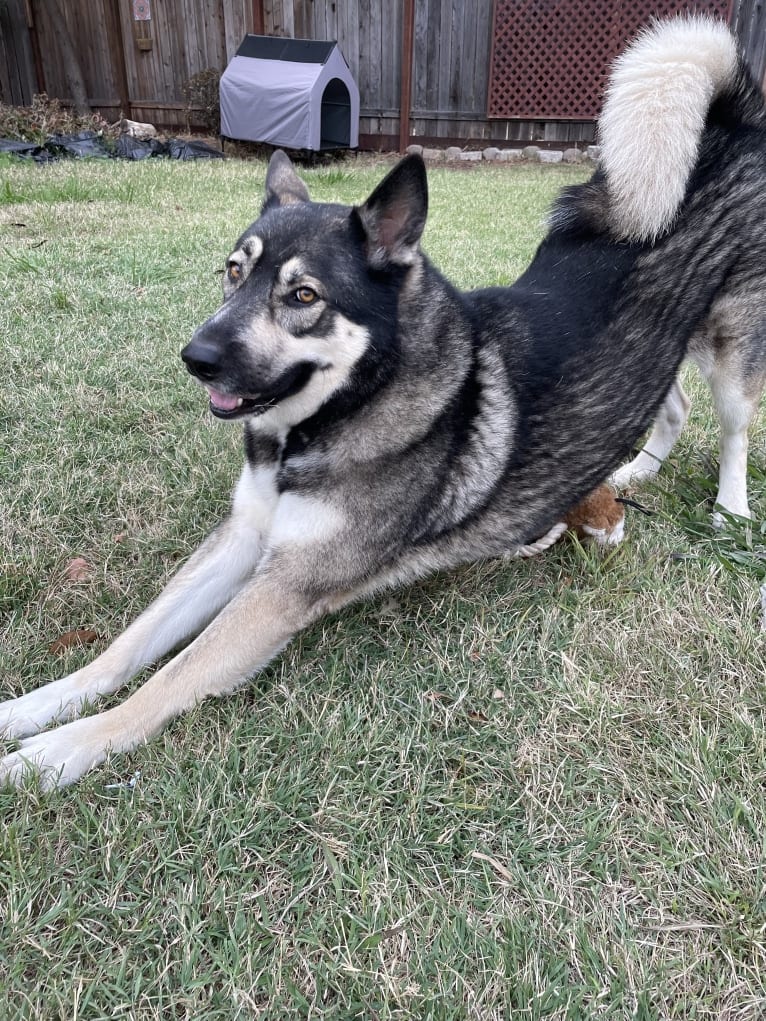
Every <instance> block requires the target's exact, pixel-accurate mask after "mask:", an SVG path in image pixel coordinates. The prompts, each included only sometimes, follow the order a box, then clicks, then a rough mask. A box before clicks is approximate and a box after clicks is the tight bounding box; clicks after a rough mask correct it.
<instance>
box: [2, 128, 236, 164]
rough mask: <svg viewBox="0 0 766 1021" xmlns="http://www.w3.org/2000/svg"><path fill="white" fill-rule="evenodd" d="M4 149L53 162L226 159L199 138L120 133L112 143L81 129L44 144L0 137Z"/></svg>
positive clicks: (50, 139) (41, 161)
mask: <svg viewBox="0 0 766 1021" xmlns="http://www.w3.org/2000/svg"><path fill="white" fill-rule="evenodd" d="M0 152H8V153H12V154H13V155H15V156H20V157H21V158H22V159H31V160H34V161H35V162H36V163H49V162H50V161H51V160H56V159H62V158H64V157H70V156H71V157H75V158H78V159H82V158H84V157H95V158H97V159H107V158H117V159H126V160H143V159H147V158H149V157H157V156H164V157H167V158H168V159H174V160H199V159H223V158H224V155H223V153H222V152H221V151H220V150H219V149H214V148H213V147H212V146H210V145H208V144H207V143H206V142H201V141H197V140H186V139H181V138H169V139H168V140H167V141H166V142H160V141H159V140H158V139H155V138H152V139H149V141H147V142H141V141H139V140H138V139H137V138H132V137H131V136H130V135H120V136H119V138H118V139H117V140H116V141H115V142H114V143H110V142H109V141H108V140H107V139H104V137H103V136H102V135H99V134H97V133H96V132H95V131H79V132H77V134H74V135H49V136H48V137H47V138H46V139H45V142H44V143H43V144H42V145H37V144H36V143H35V142H19V141H15V140H14V139H11V138H0Z"/></svg>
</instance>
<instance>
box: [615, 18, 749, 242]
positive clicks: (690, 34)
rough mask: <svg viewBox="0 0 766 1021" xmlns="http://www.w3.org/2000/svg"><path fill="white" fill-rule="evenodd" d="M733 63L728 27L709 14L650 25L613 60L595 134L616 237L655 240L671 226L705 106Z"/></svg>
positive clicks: (732, 71)
mask: <svg viewBox="0 0 766 1021" xmlns="http://www.w3.org/2000/svg"><path fill="white" fill-rule="evenodd" d="M737 68H738V58H737V46H736V43H735V41H734V39H733V37H732V35H731V33H730V31H729V29H728V28H727V26H726V25H725V24H724V23H723V22H722V21H715V20H713V19H712V18H706V17H686V18H683V17H679V18H674V19H673V20H671V21H662V22H655V23H654V24H653V25H652V26H651V27H650V28H648V29H646V30H645V31H644V32H642V34H641V35H639V37H638V38H637V39H636V41H635V42H634V43H633V44H632V45H631V46H629V47H628V49H627V50H626V51H625V52H624V53H623V54H622V56H620V57H619V58H618V59H617V61H616V62H615V64H614V66H613V68H612V74H611V77H610V81H609V86H608V89H607V94H606V101H605V103H604V109H603V112H602V114H601V118H600V121H599V136H600V142H601V161H600V162H601V166H602V167H603V169H604V171H605V172H606V180H607V187H608V190H609V196H610V211H611V220H612V224H613V226H614V229H615V232H616V233H617V234H618V235H619V236H620V237H622V238H625V239H626V240H632V241H653V240H654V239H655V238H657V237H658V236H659V235H660V234H662V233H663V232H664V231H666V230H667V229H668V228H669V227H670V226H671V224H672V222H673V219H674V217H675V215H676V212H677V210H678V207H679V205H680V204H681V201H682V200H683V197H684V193H685V191H686V185H687V182H688V180H689V175H690V174H691V172H692V170H693V168H694V165H695V163H696V160H697V152H698V148H699V142H700V138H701V135H702V131H703V128H704V124H705V117H706V115H707V112H708V109H709V107H710V104H711V102H712V101H713V99H714V98H715V97H716V95H718V93H720V92H721V91H722V90H723V89H724V88H725V87H726V86H727V85H728V84H730V83H732V82H733V81H734V79H735V77H736V74H737Z"/></svg>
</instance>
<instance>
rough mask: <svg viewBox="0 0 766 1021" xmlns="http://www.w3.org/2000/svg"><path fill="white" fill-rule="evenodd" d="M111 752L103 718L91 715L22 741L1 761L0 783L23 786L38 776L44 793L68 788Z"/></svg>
mask: <svg viewBox="0 0 766 1021" xmlns="http://www.w3.org/2000/svg"><path fill="white" fill-rule="evenodd" d="M108 751H109V740H108V734H107V732H106V729H105V727H104V725H103V723H102V722H101V718H100V717H99V716H89V717H88V718H87V719H84V720H76V721H75V722H74V723H67V724H65V725H64V726H62V727H58V728H57V729H56V730H50V731H46V732H45V733H44V734H37V735H36V736H35V737H29V738H27V739H26V740H25V741H22V742H21V745H20V746H19V748H18V749H17V750H16V751H15V752H11V754H10V755H6V756H5V758H4V759H0V784H6V785H15V786H20V785H21V784H22V783H23V782H24V780H25V779H31V778H32V777H35V776H36V777H39V782H40V786H41V787H42V788H43V790H52V789H53V788H54V787H65V786H66V785H67V784H70V783H74V781H75V780H79V779H80V777H81V776H82V775H83V774H84V773H87V772H88V770H89V769H92V768H93V766H97V765H98V764H99V763H100V762H103V761H104V759H105V758H106V756H107V753H108Z"/></svg>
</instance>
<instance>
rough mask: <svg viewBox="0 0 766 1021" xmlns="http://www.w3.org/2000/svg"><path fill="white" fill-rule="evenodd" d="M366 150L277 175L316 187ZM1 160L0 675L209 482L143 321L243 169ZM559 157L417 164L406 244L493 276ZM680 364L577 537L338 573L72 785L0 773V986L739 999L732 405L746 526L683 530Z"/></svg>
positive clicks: (232, 439)
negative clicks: (388, 578) (317, 613)
mask: <svg viewBox="0 0 766 1021" xmlns="http://www.w3.org/2000/svg"><path fill="white" fill-rule="evenodd" d="M386 166H387V164H386V163H385V161H383V160H380V161H374V160H371V159H368V160H365V161H359V165H356V164H355V163H345V164H343V169H342V170H339V171H336V170H333V169H330V170H328V169H327V168H324V169H320V170H306V171H305V173H304V177H305V179H306V180H307V182H308V183H309V188H310V189H311V190H312V193H313V194H314V196H315V197H317V198H320V199H332V200H334V201H344V202H353V201H358V200H360V199H362V198H363V197H364V196H365V195H366V194H367V193H368V192H369V191H370V190H371V189H372V187H373V186H374V184H375V182H376V181H377V180H378V179H379V178H380V177H381V176H382V173H383V172H384V170H385V168H386ZM0 174H1V175H2V182H0V284H1V286H2V293H3V301H2V303H1V304H0V335H2V338H3V355H4V385H3V390H2V395H0V476H1V482H2V485H1V486H0V492H1V493H2V497H0V499H1V500H2V505H1V506H0V559H1V560H2V565H3V569H2V576H1V577H0V662H2V679H1V680H0V692H2V694H3V695H6V696H10V695H14V694H18V693H20V692H22V691H25V690H28V689H29V688H31V687H33V686H36V685H37V684H39V683H42V682H44V681H46V680H51V679H53V678H55V677H57V676H60V675H62V674H63V673H65V672H68V671H70V670H72V669H74V668H75V667H76V666H77V665H79V664H81V663H83V662H85V661H86V659H87V658H88V657H89V656H90V655H92V654H93V652H92V650H91V651H86V650H73V651H71V652H69V653H67V654H65V655H64V656H63V657H54V656H52V655H51V654H50V653H49V652H48V646H49V643H50V642H51V641H52V640H53V639H54V638H56V637H57V636H59V635H60V634H61V633H62V632H64V631H67V630H69V629H72V628H76V627H88V628H92V629H93V630H95V631H97V632H98V634H99V635H100V636H101V637H100V639H99V642H98V644H97V649H101V648H103V647H104V646H105V644H106V642H107V641H108V640H109V639H110V638H112V637H114V636H115V635H116V634H118V633H119V631H120V630H121V629H122V628H123V627H124V625H125V624H126V622H127V621H128V620H130V619H131V618H132V617H134V616H135V615H136V613H137V612H138V611H139V610H140V609H141V608H142V607H143V606H144V605H145V604H146V603H147V602H148V601H149V599H151V598H152V596H153V595H154V594H155V593H156V592H157V590H158V588H159V586H160V585H161V583H162V580H163V579H164V578H166V577H167V576H168V575H169V574H170V572H172V570H173V569H174V568H175V566H176V565H177V564H178V563H179V561H180V560H182V559H183V558H184V557H185V556H186V555H187V554H188V553H189V552H190V551H191V550H192V549H193V548H194V546H195V545H196V544H197V543H198V542H199V540H200V539H201V538H202V536H203V535H204V534H205V533H206V532H207V531H208V530H209V529H210V528H211V526H212V525H213V524H214V523H215V522H216V520H217V519H218V518H219V517H220V516H221V514H222V513H224V512H225V509H226V507H227V504H228V498H229V492H230V489H231V486H232V484H233V482H234V480H235V479H236V476H237V473H238V470H239V466H240V463H241V461H240V459H241V453H240V444H241V440H240V436H239V434H238V430H237V429H236V428H232V427H226V426H225V425H221V424H219V423H215V422H213V421H211V420H210V419H209V417H208V415H207V412H206V410H205V407H204V401H202V400H201V398H200V393H199V390H198V388H196V387H195V386H194V385H193V383H192V382H191V380H190V379H189V378H188V377H187V375H186V373H185V372H184V371H183V369H182V366H181V364H180V361H179V359H178V352H179V350H180V348H181V347H182V346H183V344H184V343H185V342H186V340H187V338H188V337H189V336H190V334H191V331H192V330H193V329H194V327H195V326H196V325H197V324H198V323H199V322H200V321H202V319H203V318H204V317H205V316H207V315H208V314H209V313H210V312H211V311H212V310H213V309H214V308H215V306H216V303H217V302H218V300H219V288H220V274H219V271H220V268H221V267H222V265H223V261H224V258H225V256H226V254H227V250H228V248H229V247H230V245H231V243H232V242H233V241H234V239H235V238H236V237H237V235H238V234H239V232H240V231H241V230H242V229H243V228H244V227H245V226H246V225H247V224H248V223H249V221H250V220H251V219H253V218H254V216H255V215H256V214H257V211H258V208H259V205H260V201H261V194H262V187H263V177H264V167H263V165H262V164H259V163H253V162H235V161H227V162H226V163H224V164H218V163H215V164H203V163H200V164H198V165H195V164H174V163H169V162H165V163H162V162H159V161H157V162H151V163H146V164H136V165H131V164H121V163H117V162H115V163H103V162H99V163H97V164H96V163H62V164H57V165H53V166H49V167H38V166H34V165H29V164H23V163H13V162H12V161H7V160H6V161H3V162H2V164H0ZM581 177H582V171H580V170H576V169H565V168H554V167H545V168H527V167H521V168H519V167H512V168H511V167H501V168H492V167H480V168H477V169H475V170H472V171H470V172H468V171H466V172H457V171H449V170H446V169H438V170H433V171H431V173H430V184H431V216H430V220H429V225H428V229H427V233H426V238H425V247H426V248H427V250H428V251H429V253H430V254H431V255H432V256H433V258H434V259H435V261H436V262H437V264H438V265H439V266H440V267H441V268H442V269H443V270H444V271H445V272H447V273H448V275H449V276H450V277H451V278H452V279H453V280H455V281H456V282H457V283H458V284H459V285H461V286H465V287H467V286H478V285H485V284H493V283H498V282H507V281H510V280H512V279H513V278H514V277H515V276H516V275H517V274H518V273H519V272H520V271H521V270H522V269H523V267H524V265H525V264H526V263H527V262H528V260H529V258H530V257H531V254H532V252H533V251H534V247H535V245H536V243H537V241H538V239H539V237H540V235H541V222H542V218H543V216H544V213H545V210H546V208H547V206H548V204H549V202H550V200H551V198H552V197H553V195H554V194H555V191H556V190H557V188H558V187H559V186H561V184H563V183H569V182H572V181H574V180H577V179H579V178H581ZM687 386H688V389H689V392H690V393H691V395H692V397H693V398H694V402H695V407H694V410H693V417H692V421H691V423H690V426H689V428H688V429H687V432H686V433H685V434H684V436H683V437H682V440H681V441H680V443H679V445H678V448H677V449H676V450H675V451H674V453H673V455H672V457H671V458H670V460H669V463H668V465H667V466H666V468H665V469H664V470H663V474H662V476H661V481H660V483H659V484H658V485H657V486H654V487H645V488H644V489H642V490H641V491H640V492H639V493H638V494H637V495H638V498H639V499H640V500H641V502H642V503H643V504H644V505H646V506H647V507H648V508H649V509H651V510H653V511H654V512H655V513H654V515H653V516H651V517H644V516H642V515H640V514H638V513H636V512H630V511H629V534H628V538H627V540H626V542H625V543H624V544H623V546H622V547H620V548H619V549H618V550H617V551H616V552H615V553H614V554H613V555H611V556H609V557H607V558H605V557H602V556H599V555H598V553H596V552H594V551H593V550H591V549H588V548H584V547H581V546H579V545H578V544H577V543H575V542H572V541H567V542H563V543H561V544H559V545H558V546H556V547H555V548H554V549H552V550H550V551H549V552H548V553H546V554H545V555H544V556H541V557H539V558H536V559H533V560H530V561H524V562H509V563H490V564H484V565H480V566H475V567H471V568H467V569H465V570H462V571H457V572H454V573H453V574H450V575H445V576H441V577H437V578H434V579H431V580H429V581H427V582H423V583H421V584H419V585H416V586H413V587H411V588H409V589H405V590H402V591H399V592H396V593H393V594H392V595H391V596H390V597H385V598H382V599H380V600H377V601H369V602H367V603H364V604H362V605H360V606H358V607H355V608H352V609H349V610H346V611H344V612H343V613H341V614H339V615H337V616H335V617H331V618H328V619H327V620H325V621H323V622H322V623H320V624H319V625H317V626H316V627H314V628H312V629H311V630H309V631H308V632H306V633H305V634H304V635H302V636H300V637H299V638H298V639H297V640H296V641H295V643H294V644H293V645H292V646H291V647H290V648H289V649H288V650H287V652H286V653H285V654H284V655H283V656H282V657H281V658H280V659H279V660H278V661H277V662H276V663H275V664H274V665H273V666H272V667H271V668H270V669H268V670H267V671H266V672H265V673H264V674H263V675H262V676H261V677H259V678H258V679H257V680H256V681H255V682H254V683H253V684H252V685H251V686H250V687H249V688H247V689H245V690H243V691H241V692H239V693H238V694H236V695H235V696H233V697H231V698H229V699H227V700H224V701H221V702H216V703H206V704H204V705H201V706H200V707H198V708H197V709H196V710H195V711H194V712H193V713H191V714H189V715H188V716H187V717H185V718H184V719H182V720H179V721H177V722H176V723H175V724H174V725H173V726H171V727H170V728H169V729H168V730H167V731H166V732H165V733H164V735H163V737H162V738H161V739H159V740H158V741H156V742H154V743H153V744H151V745H149V746H148V747H146V748H142V749H139V750H138V751H137V752H135V753H134V754H133V755H131V756H121V757H115V758H113V759H111V760H110V761H109V762H108V763H107V764H106V765H105V766H104V767H102V768H99V769H97V770H95V771H94V772H93V773H91V774H89V775H88V776H87V777H86V778H85V779H84V780H83V781H82V782H81V783H79V784H78V785H77V786H75V787H73V788H69V789H67V790H65V791H61V792H55V793H53V794H50V795H46V796H41V795H39V794H37V793H36V792H35V791H34V789H33V790H30V791H26V792H22V793H19V792H12V791H7V790H3V791H0V815H1V816H2V824H1V825H0V1003H2V1004H3V1007H2V1008H0V1016H2V1017H3V1018H4V1019H5V1018H8V1019H9V1021H11V1019H14V1021H15V1019H21V1018H29V1019H35V1021H37V1019H67V1021H68V1019H73V1018H77V1019H78V1021H84V1019H101V1018H125V1019H131V1021H132V1019H138V1021H148V1019H155V1018H156V1019H163V1021H164V1019H168V1018H171V1019H180V1018H189V1019H198V1018H205V1019H206V1021H208V1019H221V1021H223V1019H230V1018H232V1019H233V1018H243V1019H245V1018H262V1019H266V1021H272V1019H274V1021H277V1019H278V1021H282V1019H303V1018H306V1019H308V1018H311V1019H329V1021H349V1019H352V1018H361V1019H365V1021H378V1019H379V1021H384V1019H410V1018H417V1019H424V1021H425V1019H433V1021H452V1019H454V1021H458V1019H460V1021H462V1019H477V1021H506V1019H516V1018H518V1019H523V1021H536V1019H560V1021H565V1019H566V1021H589V1019H592V1018H598V1019H601V1018H603V1019H635V1021H655V1019H656V1021H666V1019H679V1021H689V1019H695V1021H702V1019H705V1021H714V1019H715V1021H720V1019H732V1021H733V1019H736V1021H756V1019H760V1018H762V1017H763V1016H764V1013H765V1012H766V980H765V979H764V975H766V846H765V845H766V837H765V836H764V835H765V834H766V796H765V794H764V792H765V791H766V729H765V727H764V722H765V721H764V705H765V704H766V699H765V697H764V696H765V694H766V692H765V691H764V688H765V684H764V679H765V678H766V662H765V657H764V635H763V633H762V632H761V631H760V617H761V610H760V602H759V595H758V586H759V584H761V582H762V581H763V579H764V559H763V558H764V548H765V546H764V543H765V540H764V524H763V522H764V517H765V516H766V476H765V475H764V472H766V463H765V462H764V422H763V416H762V417H761V420H760V421H759V422H758V424H757V426H756V427H755V429H754V432H753V448H752V458H751V480H750V482H751V494H752V507H753V510H754V513H755V520H754V521H753V522H752V524H749V525H748V524H745V523H743V522H736V521H732V522H730V524H729V527H728V528H727V529H726V530H725V531H724V532H722V533H720V534H718V533H715V532H714V531H713V529H712V528H711V527H710V523H709V516H710V512H711V498H712V494H713V493H714V486H715V475H716V464H715V454H714V451H715V435H716V434H715V429H714V426H713V420H712V416H711V411H710V401H709V397H708V395H707V393H706V391H705V389H704V387H702V386H701V385H700V384H699V382H698V380H697V378H696V376H695V375H694V374H690V375H689V378H688V380H687ZM77 556H81V557H84V558H85V559H86V560H87V561H88V563H89V564H90V565H91V566H92V568H93V573H92V575H91V576H90V577H89V578H88V579H87V580H84V581H81V582H77V583H73V582H68V581H66V579H65V577H64V570H65V567H66V564H67V563H68V561H69V560H71V559H72V558H73V557H77ZM139 773H140V776H139V777H138V779H137V782H136V784H135V786H134V787H132V788H130V787H126V786H122V787H113V786H109V785H110V784H115V783H122V782H124V781H127V780H129V779H130V778H131V777H132V776H133V775H134V774H139Z"/></svg>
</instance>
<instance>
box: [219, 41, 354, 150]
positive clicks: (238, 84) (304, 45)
mask: <svg viewBox="0 0 766 1021" xmlns="http://www.w3.org/2000/svg"><path fill="white" fill-rule="evenodd" d="M220 98H221V134H222V135H224V136H225V137H226V138H236V139H240V140H242V141H247V142H269V143H270V144H271V145H280V146H285V147H286V148H289V149H313V150H317V151H318V150H320V149H353V148H356V146H357V145H358V144H359V89H358V88H357V85H356V82H355V81H354V79H353V76H352V74H351V72H350V71H349V69H348V64H347V63H346V61H345V59H344V57H343V54H342V53H341V51H340V48H339V46H338V44H337V43H336V42H322V41H318V40H313V39H282V38H277V37H274V36H264V35H246V36H245V38H244V39H243V40H242V42H241V44H240V47H239V49H238V50H237V52H236V54H235V56H234V57H232V59H231V61H230V62H229V65H228V67H227V68H226V70H225V71H224V73H223V75H222V76H221V85H220Z"/></svg>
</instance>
